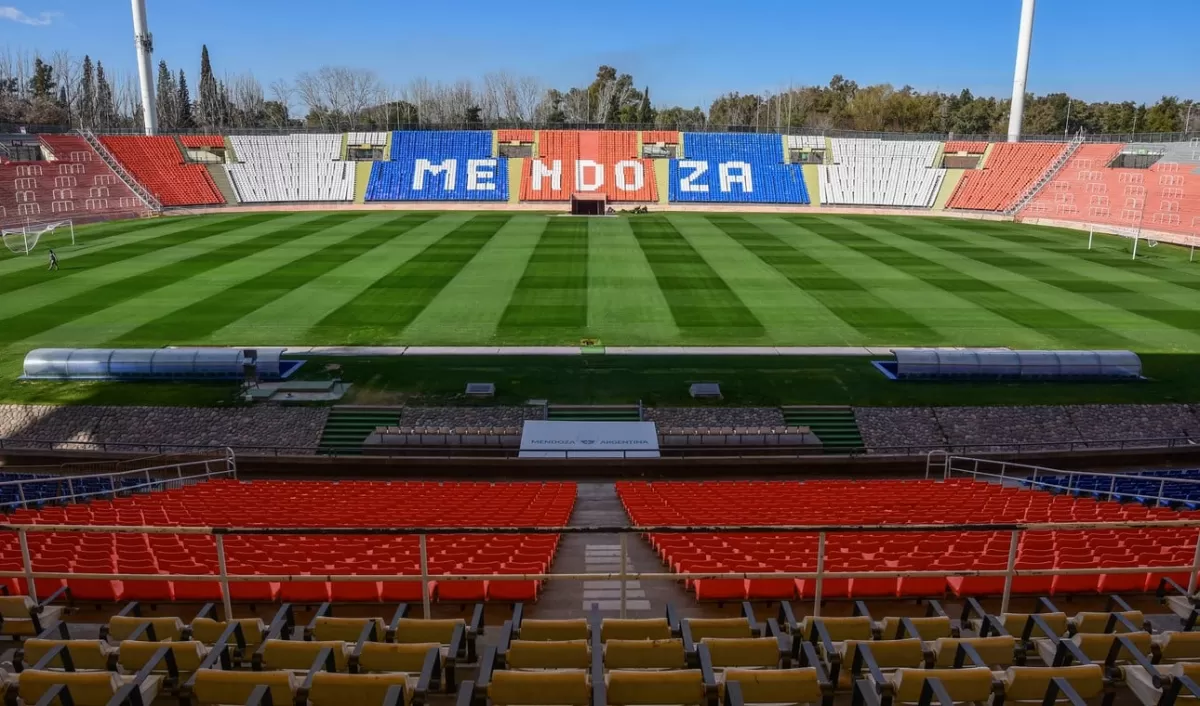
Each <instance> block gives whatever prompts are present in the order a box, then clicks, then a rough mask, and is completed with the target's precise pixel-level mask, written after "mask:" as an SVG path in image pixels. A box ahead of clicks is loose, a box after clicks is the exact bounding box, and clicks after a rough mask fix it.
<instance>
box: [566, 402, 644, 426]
mask: <svg viewBox="0 0 1200 706" xmlns="http://www.w3.org/2000/svg"><path fill="white" fill-rule="evenodd" d="M546 418H547V419H549V420H552V421H556V422H640V421H642V408H641V406H640V405H634V404H631V405H566V404H552V405H550V406H549V407H547V408H546Z"/></svg>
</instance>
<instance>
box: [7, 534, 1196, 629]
mask: <svg viewBox="0 0 1200 706" xmlns="http://www.w3.org/2000/svg"><path fill="white" fill-rule="evenodd" d="M1170 527H1173V528H1178V529H1181V530H1193V529H1196V528H1200V520H1145V521H1123V522H1062V523H1055V522H1045V523H979V524H922V525H916V524H908V525H856V526H841V525H811V526H810V525H779V526H763V525H750V526H745V525H738V526H732V525H731V526H719V525H718V526H674V525H668V526H640V525H632V526H592V527H408V528H402V527H297V528H288V527H205V526H195V527H179V526H173V527H160V526H139V527H131V526H113V525H67V524H58V525H50V524H38V525H25V524H12V523H8V524H0V531H9V532H16V533H17V536H18V541H19V544H20V548H21V561H22V570H21V571H0V578H14V579H24V581H25V585H26V587H27V591H28V594H29V596H30V597H31V598H32V599H34V600H35V601H36V600H37V584H36V580H37V579H66V580H68V582H69V581H70V580H72V579H74V580H84V581H184V582H214V581H215V582H217V583H219V585H220V588H221V596H222V603H223V607H224V609H225V616H227V617H228V616H230V615H233V599H232V593H231V591H230V584H233V583H247V582H256V583H262V582H293V583H364V582H365V583H370V582H415V581H419V582H420V583H421V604H422V607H423V611H424V612H423V614H424V616H425V617H426V618H429V617H430V614H431V603H432V596H431V594H430V586H429V583H430V581H431V580H436V581H438V582H442V581H448V582H459V581H539V582H540V581H596V580H606V581H617V582H619V583H620V614H621V616H622V617H624V616H625V614H626V610H627V605H626V604H627V601H626V595H627V587H628V583H629V582H630V581H682V580H685V579H686V580H695V579H748V580H754V579H766V580H770V579H811V580H814V581H816V584H815V590H814V596H813V606H812V614H813V615H814V616H819V615H820V614H821V603H822V593H823V587H824V581H825V580H828V579H855V578H871V579H879V578H935V577H942V578H946V577H953V576H958V577H981V578H985V577H992V578H997V577H1002V578H1003V579H1004V588H1003V592H1002V594H1001V609H1000V612H1002V613H1003V612H1007V611H1008V606H1009V602H1010V600H1011V597H1012V592H1013V590H1012V589H1013V580H1014V579H1015V578H1018V577H1026V576H1093V575H1100V574H1150V573H1153V574H1181V573H1183V572H1188V576H1189V578H1188V586H1187V591H1188V594H1189V595H1192V594H1194V593H1195V591H1196V578H1197V574H1198V573H1200V535H1198V541H1197V542H1196V550H1195V552H1194V555H1193V559H1192V563H1191V565H1187V566H1136V567H1130V566H1114V567H1108V568H1106V567H1104V566H1102V565H1101V566H1096V567H1082V568H1054V569H1018V568H1017V550H1018V547H1019V545H1020V543H1021V538H1022V535H1023V533H1025V532H1041V531H1047V530H1088V529H1096V530H1099V529H1138V528H1170ZM965 531H970V532H980V531H991V532H1008V533H1009V535H1010V537H1009V549H1008V558H1007V562H1006V565H1005V568H1004V569H940V570H929V571H912V570H883V571H830V570H827V569H826V568H825V560H826V554H827V551H826V549H827V543H828V538H829V535H835V534H861V533H869V532H896V533H907V532H913V533H917V532H924V533H931V532H965ZM31 532H87V533H93V534H95V533H132V534H173V535H211V536H213V537H214V542H215V544H216V554H217V573H215V574H203V575H197V574H166V573H162V574H131V573H121V572H119V571H115V572H78V573H75V572H64V571H35V570H34V568H33V564H32V559H31V552H30V548H29V534H30V533H31ZM697 532H700V533H706V534H707V533H714V532H715V533H739V534H751V533H765V534H780V533H798V534H806V535H810V536H811V535H814V534H815V535H816V539H817V556H816V568H815V570H814V571H781V572H773V571H766V570H764V571H738V572H714V571H707V572H680V573H675V572H664V571H630V570H629V569H628V564H627V562H626V558H627V556H628V538H629V535H630V534H650V533H672V534H687V533H697ZM414 534H415V535H417V538H418V547H419V556H420V574H419V575H417V574H407V575H400V574H396V575H390V576H387V575H339V574H230V573H229V569H228V553H227V551H226V548H225V538H226V537H229V536H238V535H308V536H312V535H328V536H339V535H340V536H346V535H351V536H364V535H368V536H399V535H407V536H411V535H414ZM446 534H452V535H471V534H486V535H497V534H500V535H503V534H553V535H561V534H618V535H619V536H620V556H621V563H620V566H621V570H620V571H617V572H589V573H553V574H552V573H530V574H454V575H446V574H431V573H430V572H429V548H428V537H429V536H431V535H446ZM68 588H69V586H68Z"/></svg>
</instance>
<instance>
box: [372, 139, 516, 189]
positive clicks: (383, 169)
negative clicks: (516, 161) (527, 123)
mask: <svg viewBox="0 0 1200 706" xmlns="http://www.w3.org/2000/svg"><path fill="white" fill-rule="evenodd" d="M366 200H367V201H507V200H508V160H507V159H505V158H497V157H493V156H492V133H491V132H490V131H486V130H464V131H453V130H428V131H403V132H396V133H393V135H392V154H391V161H390V162H376V163H375V164H374V165H372V167H371V178H370V181H369V182H368V183H367V192H366Z"/></svg>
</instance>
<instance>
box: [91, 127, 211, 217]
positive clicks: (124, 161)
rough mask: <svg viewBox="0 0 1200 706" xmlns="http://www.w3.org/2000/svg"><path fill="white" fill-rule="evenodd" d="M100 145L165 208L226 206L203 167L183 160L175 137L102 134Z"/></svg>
mask: <svg viewBox="0 0 1200 706" xmlns="http://www.w3.org/2000/svg"><path fill="white" fill-rule="evenodd" d="M100 142H101V144H103V145H104V147H105V148H107V149H108V151H109V152H111V153H112V155H113V156H114V157H116V159H117V161H119V162H120V163H121V165H122V166H123V167H124V168H125V169H126V170H127V171H128V172H129V173H130V174H131V175H132V176H133V178H134V179H137V180H138V181H139V182H140V183H141V184H142V186H143V187H145V188H146V190H147V191H149V192H150V193H151V194H153V195H154V197H155V198H156V199H158V201H159V202H160V203H162V204H163V205H164V206H203V205H216V204H223V203H225V199H223V198H222V197H221V192H220V191H219V190H218V189H217V185H216V183H215V182H214V181H213V179H212V176H210V175H209V173H208V170H207V169H206V168H205V167H204V165H202V164H188V163H186V162H185V161H184V158H183V153H182V152H181V151H180V149H179V143H177V142H176V141H175V138H174V137H167V136H153V137H151V136H144V135H104V136H102V137H100Z"/></svg>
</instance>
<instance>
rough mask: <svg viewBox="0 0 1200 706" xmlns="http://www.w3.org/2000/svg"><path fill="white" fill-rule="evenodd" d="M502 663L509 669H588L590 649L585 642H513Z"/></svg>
mask: <svg viewBox="0 0 1200 706" xmlns="http://www.w3.org/2000/svg"><path fill="white" fill-rule="evenodd" d="M504 662H505V665H506V666H507V667H508V668H509V669H588V668H590V667H591V666H592V649H591V646H590V645H589V644H588V641H587V640H561V641H557V642H549V641H541V640H513V641H512V642H511V643H509V646H508V652H506V653H505V656H504Z"/></svg>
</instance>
